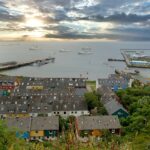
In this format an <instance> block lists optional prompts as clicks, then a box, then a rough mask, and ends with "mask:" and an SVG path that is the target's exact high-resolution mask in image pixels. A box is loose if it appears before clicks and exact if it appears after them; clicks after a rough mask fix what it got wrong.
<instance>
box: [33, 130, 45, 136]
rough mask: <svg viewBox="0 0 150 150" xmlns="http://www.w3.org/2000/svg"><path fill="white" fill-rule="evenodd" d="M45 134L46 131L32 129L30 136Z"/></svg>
mask: <svg viewBox="0 0 150 150" xmlns="http://www.w3.org/2000/svg"><path fill="white" fill-rule="evenodd" d="M43 136H44V131H43V130H39V131H30V137H43Z"/></svg>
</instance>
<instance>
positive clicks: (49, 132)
mask: <svg viewBox="0 0 150 150" xmlns="http://www.w3.org/2000/svg"><path fill="white" fill-rule="evenodd" d="M44 136H46V137H48V138H49V137H56V136H57V131H56V130H45V131H44Z"/></svg>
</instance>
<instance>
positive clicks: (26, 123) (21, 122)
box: [6, 117, 31, 131]
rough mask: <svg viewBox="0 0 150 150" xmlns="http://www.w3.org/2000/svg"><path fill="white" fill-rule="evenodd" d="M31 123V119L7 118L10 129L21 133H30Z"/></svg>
mask: <svg viewBox="0 0 150 150" xmlns="http://www.w3.org/2000/svg"><path fill="white" fill-rule="evenodd" d="M30 121H31V118H30V117H24V118H6V124H7V126H8V127H9V128H14V129H19V130H21V131H30Z"/></svg>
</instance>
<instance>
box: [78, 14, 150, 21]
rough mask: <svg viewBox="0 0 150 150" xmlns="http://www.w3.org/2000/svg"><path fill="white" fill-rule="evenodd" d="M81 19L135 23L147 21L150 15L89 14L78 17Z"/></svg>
mask: <svg viewBox="0 0 150 150" xmlns="http://www.w3.org/2000/svg"><path fill="white" fill-rule="evenodd" d="M78 19H79V20H90V21H98V22H116V23H135V22H146V21H148V20H149V19H150V15H136V14H128V15H127V14H125V13H121V14H114V15H110V16H108V17H104V16H101V15H96V16H88V17H83V18H78Z"/></svg>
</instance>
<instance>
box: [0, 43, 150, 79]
mask: <svg viewBox="0 0 150 150" xmlns="http://www.w3.org/2000/svg"><path fill="white" fill-rule="evenodd" d="M33 47H36V48H35V50H33V49H32V48H33ZM83 48H90V49H91V51H92V52H93V53H92V54H89V55H79V54H78V53H79V52H81V51H82V49H83ZM62 49H63V50H66V51H70V52H60V50H62ZM120 49H138V51H141V50H139V49H147V50H145V51H144V53H145V54H147V55H150V50H148V49H150V42H121V41H113V42H110V41H107V42H102V41H101V42H100V41H69V40H68V41H36V42H35V41H17V42H16V41H15V42H12V41H11V42H0V63H3V62H8V61H17V62H25V61H30V60H33V59H41V58H46V57H55V62H54V63H48V64H45V65H41V66H38V65H30V66H25V67H21V68H17V69H12V70H7V71H3V72H0V74H6V75H12V76H15V75H17V76H31V77H86V78H89V79H90V80H96V79H97V78H107V77H108V76H109V74H112V73H114V71H115V69H117V70H120V71H121V70H124V69H127V66H126V64H125V62H108V58H117V59H123V57H122V55H121V52H120ZM133 69H135V68H133ZM138 70H139V71H140V73H141V75H142V76H144V77H146V78H150V69H138Z"/></svg>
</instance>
